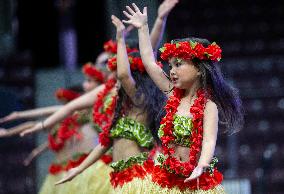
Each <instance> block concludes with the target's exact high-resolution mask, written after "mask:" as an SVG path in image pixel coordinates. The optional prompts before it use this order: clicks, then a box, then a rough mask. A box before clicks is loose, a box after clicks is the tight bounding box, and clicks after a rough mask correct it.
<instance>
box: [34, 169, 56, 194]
mask: <svg viewBox="0 0 284 194" xmlns="http://www.w3.org/2000/svg"><path fill="white" fill-rule="evenodd" d="M61 178H62V173H58V174H57V175H52V174H48V175H47V176H46V178H45V180H44V182H43V184H42V186H41V188H40V191H39V194H59V193H60V192H59V190H60V188H59V187H57V186H55V185H54V184H55V183H56V182H57V181H59V180H60V179H61Z"/></svg>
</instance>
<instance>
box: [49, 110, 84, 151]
mask: <svg viewBox="0 0 284 194" xmlns="http://www.w3.org/2000/svg"><path fill="white" fill-rule="evenodd" d="M78 117H79V115H78V114H74V115H72V116H70V117H67V118H66V119H64V120H63V121H62V122H61V124H60V126H59V127H58V129H57V130H56V131H55V133H53V134H48V143H49V148H50V149H51V150H53V151H55V152H58V151H60V150H61V149H62V148H63V147H64V145H65V142H66V141H67V140H69V139H70V138H71V137H73V136H75V137H76V138H77V139H78V140H80V139H82V137H81V135H80V134H79V132H78V129H79V127H80V124H79V122H78Z"/></svg>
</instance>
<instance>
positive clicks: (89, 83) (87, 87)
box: [83, 76, 99, 92]
mask: <svg viewBox="0 0 284 194" xmlns="http://www.w3.org/2000/svg"><path fill="white" fill-rule="evenodd" d="M98 85H99V82H97V81H96V80H95V79H93V78H90V77H89V76H86V78H85V80H84V82H83V88H84V91H85V92H89V91H91V90H93V89H94V88H95V87H97V86H98Z"/></svg>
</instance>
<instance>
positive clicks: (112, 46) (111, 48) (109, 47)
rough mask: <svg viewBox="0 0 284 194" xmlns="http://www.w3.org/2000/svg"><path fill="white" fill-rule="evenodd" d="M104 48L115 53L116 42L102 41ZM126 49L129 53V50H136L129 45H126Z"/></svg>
mask: <svg viewBox="0 0 284 194" xmlns="http://www.w3.org/2000/svg"><path fill="white" fill-rule="evenodd" d="M104 50H105V52H108V53H112V54H116V53H117V43H116V42H115V41H113V40H109V41H107V42H105V43H104ZM126 51H127V53H131V52H137V51H138V49H136V48H129V46H128V45H126Z"/></svg>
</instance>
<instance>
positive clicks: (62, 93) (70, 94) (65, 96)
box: [55, 88, 80, 102]
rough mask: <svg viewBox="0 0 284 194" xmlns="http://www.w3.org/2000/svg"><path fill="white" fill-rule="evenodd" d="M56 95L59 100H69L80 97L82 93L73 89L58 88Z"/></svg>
mask: <svg viewBox="0 0 284 194" xmlns="http://www.w3.org/2000/svg"><path fill="white" fill-rule="evenodd" d="M55 96H56V98H57V99H58V100H61V101H64V102H69V101H71V100H74V99H75V98H78V97H79V96H80V94H79V93H77V92H74V91H72V90H68V89H64V88H59V89H57V90H56V92H55Z"/></svg>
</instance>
